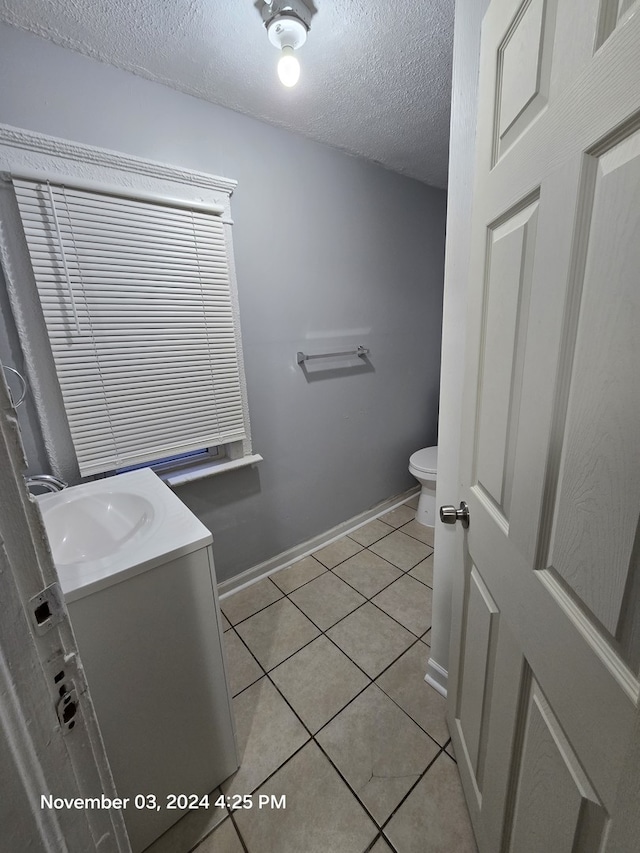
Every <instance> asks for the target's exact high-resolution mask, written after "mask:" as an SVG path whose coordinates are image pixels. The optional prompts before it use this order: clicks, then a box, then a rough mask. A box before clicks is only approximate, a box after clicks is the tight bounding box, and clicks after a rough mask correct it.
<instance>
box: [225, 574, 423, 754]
mask: <svg viewBox="0 0 640 853" xmlns="http://www.w3.org/2000/svg"><path fill="white" fill-rule="evenodd" d="M398 580H399V578H398ZM285 597H287V596H285ZM291 603H292V604H293V606H294V607H296V608H297V609H298V610H300V612H301V613H302V614H303V616H306V618H307V619H309V617H308V616H307V615H306V613H304V611H303V610H301V608H300V607H298V605H297V604H296V603H295V601H292V602H291ZM274 604H275V602H274ZM364 604H366V602H363V604H361V605H358V607H356V609H355V610H352V611H351V613H355V612H356V610H359V609H360V607H362V606H364ZM380 609H381V608H378V610H380ZM381 612H382V613H385V612H384V610H382V611H381ZM351 613H347V615H346V616H344V617H343V619H346V618H347V616H350V615H351ZM385 616H388V614H387V613H385ZM389 618H390V619H393V617H391V616H389ZM309 621H310V622H311V623H312V625H314V627H315V628H317V630H318V631H320V634H319V635H318V636H317V637H313V639H311V640H309V642H308V643H305V644H304V645H302V646H300V648H299V649H296V651H295V652H292V653H291V654H290V655H288V656H287V657H286V658H284V659H283V660H281V661H279V662H278V663H277V664H275V665H274V666H272V667H271V668H270V669H265V667H264V666H263V665H262V664H261V663H260V661H259V660H258V659H257V657H256V656H255V655H254V654H253V652H252V651H251V649H250V647H249V646H248V644H247V643H246V641H245V640H244V638H243V637H242V636H240V634H238V632H237V631H236V636H237V637H238V638H239V639H240V641H241V642H242V643H243V645H244V646H245V647H246V648H247V650H248V651H249V653H250V654H251V656H252V657H253V659H254V660H255V661H256V663H257V664H258V666H259V667H260V669H261V670H262V672H263V673H264V675H269V673H271V672H273V671H274V670H275V669H277V668H278V667H279V666H281V665H282V664H284V663H286V662H287V661H288V660H291V658H293V657H294V656H295V655H297V654H298V652H301V651H302V650H303V649H305V648H306V647H307V646H310V645H311V643H313V642H314V641H315V640H318V639H319V638H320V637H321V636H322V637H326V638H327V640H329V642H330V643H332V645H334V646H335V647H336V648H337V649H338V651H339V652H341V654H343V655H344V656H345V657H346V658H347V660H348V661H349V662H350V663H352V664H353V665H354V666H355V667H357V669H359V670H360V672H362V673H363V675H365V676H366V677H367V678H368V679H369V681H370V682H371V683H375V682H376V680H377V679H378V678H380V677H381V676H382V675H384V673H385V672H386V671H387V670H388V669H390V668H391V667H392V666H393V665H394V664H395V663H397V662H398V661H399V660H400V658H401V657H402V656H403V655H404V654H405V653H406V652H408V651H409V649H412V648H413V647H414V646H415V645H416V643H418V642H421V641H422V638H421V637H416V635H415V634H414V633H413V632H412V631H409V633H410V634H411V635H412V636H413V637H414V638H415V639H414V640H413V641H412V642H411V644H410V645H408V646H407V647H406V648H405V649H403V651H402V652H400V654H399V655H397V656H396V657H395V658H394V659H393V660H392V661H391V662H390V663H389V664H388V665H387V666H385V667H384V669H382V670H380V672H379V673H378V674H377V675H375V676H373V677H372V676H370V675H369V673H368V672H365V670H364V669H363V668H362V667H361V666H360V665H359V664H358V663H356V661H354V660H353V659H352V658H351V657H350V656H349V655H348V654H347V652H345V650H344V649H342V648H340V646H339V645H338V643H336V641H335V640H334V639H333V638H332V637H330V636H329V635H328V634H327V631H330V630H331V628H333V627H335V625H337V624H339V622H341V621H342V619H339V620H338V622H336V623H334V625H331V626H330V627H329V628H327V629H326V631H323V630H322V629H321V628H319V627H318V626H317V625H316V624H315V622H313V621H312V620H311V619H309ZM393 621H397V620H393ZM397 624H399V625H400V624H401V623H399V622H398V623H397ZM401 627H404V626H403V625H401ZM233 630H234V631H235V626H234V628H233ZM406 630H407V631H408V630H409V629H408V628H407V629H406ZM429 630H431V628H428V629H427V631H425V634H426V633H428V631H429ZM423 636H424V634H423ZM423 645H424V644H423ZM260 678H262V676H260ZM260 678H256V680H255V681H253V682H252V683H251V684H248V685H247V686H246V687H244V688H243V689H242V690H241V691H240V692H239V693H236V695H235V696H234V697H233V698H234V699H235V698H236V697H237V696H240V695H241V694H242V693H244V691H245V690H248V689H249V687H252V686H253V685H254V684H256V683H257V682H258V681H259V680H260ZM270 681H271V682H272V683H273V684H274V686H275V687H276V689H277V685H275V682H273V680H272V679H270ZM378 686H379V685H378ZM363 689H366V688H363ZM380 689H381V690H383V688H380ZM278 692H280V691H278ZM360 692H362V691H360ZM383 692H384V693H385V695H388V694H387V693H386V691H384V690H383ZM358 695H359V694H358ZM283 698H284V697H283ZM353 698H354V699H355V698H356V697H355V696H354V697H353ZM389 698H390V699H392V697H391V696H389ZM351 701H353V700H350V702H351ZM392 701H394V700H393V699H392ZM287 704H289V703H288V702H287ZM347 704H349V703H347ZM394 704H395V705H397V707H398V708H400V710H401V711H403V712H404V713H405V714H407V712H406V711H405V710H404V708H402V707H401V706H400V705H398V703H397V702H395V701H394ZM346 707H347V706H346V705H345V706H344V707H343V708H342V709H341V710H344V708H346ZM338 713H341V711H338ZM335 716H337V714H336V715H334V717H335ZM407 716H408V717H409V719H410V720H413V722H414V723H416V725H418V726H419V727H420V729H421V730H422V731H423V732H425V734H428V735H429V737H430V738H431V739H432V740H433V741H434V743H436V744H437V745H438V746H440V744H439V743H438V741H436V739H435V738H434V737H433V736H432V735H430V734H429V732H427V731H426V730H425V729H424V728H423V727H422V726H421V725H420V723H418V722H417V721H416V720H414V719H413V717H412V716H411V715H410V714H407ZM334 717H331V720H333V719H334ZM331 720H327V722H326V723H324V724H323V728H324V726H325V725H328V723H329V722H331Z"/></svg>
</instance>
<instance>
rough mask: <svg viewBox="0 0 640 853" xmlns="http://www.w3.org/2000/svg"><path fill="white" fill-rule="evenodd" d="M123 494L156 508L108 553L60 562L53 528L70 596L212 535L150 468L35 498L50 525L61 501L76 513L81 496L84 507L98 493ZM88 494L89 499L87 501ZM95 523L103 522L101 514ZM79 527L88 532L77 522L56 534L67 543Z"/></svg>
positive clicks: (192, 548) (103, 498)
mask: <svg viewBox="0 0 640 853" xmlns="http://www.w3.org/2000/svg"><path fill="white" fill-rule="evenodd" d="M123 494H124V495H133V496H136V497H139V498H143V499H146V501H148V502H149V503H150V504H151V506H152V507H153V511H152V512H150V513H149V514H148V516H147V517H145V520H144V523H143V524H142V525H141V529H140V531H139V532H136V534H135V536H132V537H131V538H130V539H129V541H126V542H124V544H122V545H121V546H120V547H119V548H118V549H117V550H115V551H114V552H113V553H110V554H109V555H108V556H103V557H100V558H99V559H79V560H77V561H75V562H61V561H59V560H56V559H55V552H56V547H55V543H54V542H53V536H54V534H53V533H51V534H50V540H51V541H52V551H53V553H54V562H55V563H56V569H57V570H58V575H59V577H60V585H61V587H62V591H63V593H64V596H65V600H66V601H67V602H71V601H75V600H77V599H79V598H83V597H84V596H86V595H88V594H89V593H92V592H96V591H98V590H100V589H105V588H106V587H108V586H111V585H112V584H114V583H121V582H122V581H125V580H126V579H127V578H130V577H133V576H134V575H137V574H140V573H141V572H145V571H148V570H149V569H152V568H155V567H156V566H158V565H161V564H162V563H166V562H168V561H169V560H175V559H177V558H178V557H181V556H183V555H184V554H189V553H191V552H192V551H196V550H197V549H199V548H203V547H205V546H207V545H209V544H211V542H212V541H213V537H212V536H211V532H210V531H209V530H208V529H207V528H206V527H205V526H204V525H203V524H202V523H201V522H200V521H199V520H198V519H197V518H196V516H195V515H194V514H193V513H192V512H191V510H190V509H188V508H187V507H186V506H185V505H184V504H183V503H182V501H181V500H180V499H179V498H178V497H176V495H175V494H174V493H173V492H172V491H171V489H170V488H169V487H168V486H166V485H165V484H164V483H163V482H162V480H161V479H160V478H159V477H158V476H156V474H154V472H153V471H152V470H151V469H150V468H142V469H140V470H138V471H130V472H128V473H126V474H118V475H116V476H114V477H105V478H104V479H101V480H95V481H93V482H91V483H84V484H83V485H81V486H72V487H70V488H68V489H64V490H63V491H61V492H55V493H53V494H46V495H39V496H38V498H37V502H38V505H39V507H40V510H41V512H42V516H43V520H44V524H45V528H47V515H48V514H49V524H50V525H51V518H52V516H53V513H54V512H57V513H59V512H60V505H61V504H71V505H72V506H70V507H69V509H70V510H71V513H70V515H71V518H73V504H74V502H77V501H78V500H79V499H80V502H79V503H76V504H75V505H76V506H78V507H79V508H80V512H82V504H83V503H84V504H85V506H87V505H88V503H89V500H90V499H91V498H93V497H94V496H98V498H99V500H100V501H102V503H103V504H104V503H105V501H106V502H108V501H109V500H110V499H111V497H112V496H113V497H114V499H115V498H117V496H122V495H123ZM85 498H86V499H87V501H84V499H85ZM134 500H135V498H134ZM56 508H57V509H56ZM65 509H66V508H65ZM78 523H82V522H81V521H80V522H78ZM96 523H97V524H98V525H99V524H100V519H99V518H98V519H97V521H96ZM75 532H78V533H82V534H84V539H85V541H86V539H87V535H86V530H85V531H78V530H77V529H76V530H75V531H74V523H72V524H70V525H67V530H66V531H65V533H64V535H63V536H62V537H61V535H60V533H58V538H59V539H60V542H62V543H63V544H64V540H65V539H66V538H72V537H73V536H74V533H75Z"/></svg>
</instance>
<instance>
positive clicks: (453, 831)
mask: <svg viewBox="0 0 640 853" xmlns="http://www.w3.org/2000/svg"><path fill="white" fill-rule="evenodd" d="M385 834H386V835H387V837H388V838H389V840H390V841H391V843H392V844H393V846H394V847H395V848H396V850H397V851H398V853H424V851H425V850H428V851H429V853H453V851H455V853H476V850H477V848H476V845H475V842H474V840H473V831H472V829H471V823H470V821H469V813H468V811H467V807H466V805H465V803H464V797H463V795H462V788H461V785H460V777H459V776H458V770H457V768H456V765H455V764H454V763H453V761H451V760H450V759H449V758H448V757H447V756H446V755H444V754H441V755H440V756H438V758H437V759H436V760H435V761H434V763H433V766H432V767H430V768H429V770H427V772H426V773H425V775H424V777H423V778H422V779H421V780H420V782H419V783H418V784H417V785H416V787H415V788H414V790H413V791H412V792H411V794H410V795H409V796H408V797H407V799H406V800H405V802H404V803H403V804H402V805H401V806H400V808H399V809H398V811H397V812H396V814H395V815H394V816H393V817H392V818H391V820H390V821H389V824H388V825H387V827H386V828H385Z"/></svg>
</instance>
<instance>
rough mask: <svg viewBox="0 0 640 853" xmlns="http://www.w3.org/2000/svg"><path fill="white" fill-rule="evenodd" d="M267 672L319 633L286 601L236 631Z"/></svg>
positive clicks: (271, 606)
mask: <svg viewBox="0 0 640 853" xmlns="http://www.w3.org/2000/svg"><path fill="white" fill-rule="evenodd" d="M236 630H237V631H238V633H239V634H240V636H241V637H242V639H243V640H244V641H245V643H246V644H247V645H248V646H249V648H250V649H251V652H252V654H253V655H254V656H255V657H256V658H257V659H258V661H259V662H260V664H261V665H262V666H263V667H264V669H266V670H269V669H272V668H273V667H274V666H277V665H278V664H279V663H282V661H283V660H284V659H285V658H288V657H289V655H292V654H293V653H294V652H297V651H298V649H301V648H302V646H304V645H306V644H307V643H308V642H310V640H313V638H314V637H317V636H318V634H319V633H320V632H319V631H318V629H317V628H316V626H315V625H313V624H312V623H311V622H310V621H309V620H308V619H307V617H306V616H305V615H304V614H303V613H300V611H299V610H298V608H297V607H296V606H295V605H293V604H292V603H291V602H290V601H288V600H287V599H283V600H282V601H276V602H275V604H272V605H270V606H269V607H267V608H266V609H265V610H261V611H260V613H256V615H255V616H252V617H251V618H250V619H247V620H246V621H245V622H241V623H240V625H238V627H237V628H236Z"/></svg>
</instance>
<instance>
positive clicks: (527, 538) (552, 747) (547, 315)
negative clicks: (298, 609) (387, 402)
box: [449, 0, 640, 853]
mask: <svg viewBox="0 0 640 853" xmlns="http://www.w3.org/2000/svg"><path fill="white" fill-rule="evenodd" d="M472 231H473V236H472V261H471V270H472V272H471V276H472V278H471V281H470V287H469V291H470V302H469V315H468V327H467V328H468V336H467V354H466V375H465V392H464V394H465V397H464V422H463V442H462V457H461V458H462V482H463V489H462V493H461V496H460V497H462V498H464V500H465V501H466V502H467V503H468V505H469V509H470V526H469V528H468V530H466V531H465V530H463V529H462V527H461V526H460V525H459V527H460V530H459V532H458V535H459V536H461V537H464V540H465V559H466V565H465V568H464V572H459V578H458V580H457V582H456V583H457V586H456V588H455V594H454V614H453V653H452V659H453V661H454V664H453V666H452V672H451V673H450V676H449V685H450V703H449V724H450V728H451V733H452V737H453V742H454V746H455V750H456V755H457V758H458V761H459V767H460V771H461V775H462V780H463V785H464V789H465V793H466V797H467V801H468V804H469V808H470V811H471V816H472V820H473V823H474V827H475V830H476V836H477V840H478V845H479V848H480V850H481V851H482V853H506V852H507V851H510V852H511V853H604V851H606V852H607V853H622V851H625V850H629V851H632V850H633V851H637V850H638V849H640V841H639V840H638V835H637V833H638V832H639V831H640V826H639V823H640V819H639V815H640V805H639V803H640V800H639V799H638V797H639V796H640V769H639V768H638V760H637V757H636V758H634V759H633V760H630V756H634V749H635V750H636V752H635V755H636V756H637V755H638V743H637V738H638V731H639V730H640V729H639V724H638V721H639V720H640V717H639V715H638V697H639V692H640V684H639V681H638V676H639V673H640V526H639V511H640V0H635V2H633V0H524V2H523V0H493V2H492V3H491V5H490V7H489V10H488V12H487V15H486V17H485V20H484V25H483V32H482V55H481V76H480V102H479V121H478V130H477V157H476V183H475V188H474V212H473V226H472ZM634 786H635V787H634ZM634 790H635V795H632V796H630V792H631V793H632V794H633V791H634ZM630 804H631V805H630Z"/></svg>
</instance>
